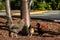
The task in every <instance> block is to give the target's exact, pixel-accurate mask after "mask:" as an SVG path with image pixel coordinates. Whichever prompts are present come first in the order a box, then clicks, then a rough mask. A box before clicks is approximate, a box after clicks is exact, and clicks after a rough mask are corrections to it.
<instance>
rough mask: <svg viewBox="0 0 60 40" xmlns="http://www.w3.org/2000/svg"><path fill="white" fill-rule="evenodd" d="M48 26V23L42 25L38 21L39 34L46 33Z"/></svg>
mask: <svg viewBox="0 0 60 40" xmlns="http://www.w3.org/2000/svg"><path fill="white" fill-rule="evenodd" d="M45 28H46V25H44V24H43V25H42V26H41V25H40V24H39V23H37V29H38V34H39V35H43V34H44V33H45V31H44V29H45Z"/></svg>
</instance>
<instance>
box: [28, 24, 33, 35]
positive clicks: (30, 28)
mask: <svg viewBox="0 0 60 40" xmlns="http://www.w3.org/2000/svg"><path fill="white" fill-rule="evenodd" d="M33 33H34V27H33V26H31V25H30V27H29V33H28V36H32V35H33Z"/></svg>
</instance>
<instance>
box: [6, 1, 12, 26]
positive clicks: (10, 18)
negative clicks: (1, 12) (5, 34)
mask: <svg viewBox="0 0 60 40" xmlns="http://www.w3.org/2000/svg"><path fill="white" fill-rule="evenodd" d="M6 15H7V25H8V26H10V24H11V22H12V17H11V10H10V0H6Z"/></svg>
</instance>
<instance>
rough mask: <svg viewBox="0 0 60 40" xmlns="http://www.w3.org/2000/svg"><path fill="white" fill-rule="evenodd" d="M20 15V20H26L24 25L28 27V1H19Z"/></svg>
mask: <svg viewBox="0 0 60 40" xmlns="http://www.w3.org/2000/svg"><path fill="white" fill-rule="evenodd" d="M21 2H22V3H21V15H22V19H23V18H26V25H27V27H29V26H30V14H29V8H28V0H21Z"/></svg>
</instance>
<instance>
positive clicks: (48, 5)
mask: <svg viewBox="0 0 60 40" xmlns="http://www.w3.org/2000/svg"><path fill="white" fill-rule="evenodd" d="M10 2H11V9H12V10H20V8H21V2H20V0H10ZM2 9H5V0H0V10H2ZM31 9H32V10H60V0H34V2H33V3H32V5H31Z"/></svg>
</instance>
